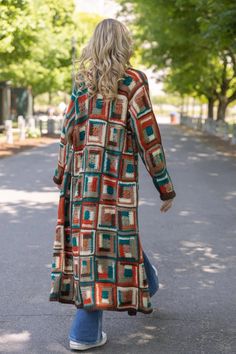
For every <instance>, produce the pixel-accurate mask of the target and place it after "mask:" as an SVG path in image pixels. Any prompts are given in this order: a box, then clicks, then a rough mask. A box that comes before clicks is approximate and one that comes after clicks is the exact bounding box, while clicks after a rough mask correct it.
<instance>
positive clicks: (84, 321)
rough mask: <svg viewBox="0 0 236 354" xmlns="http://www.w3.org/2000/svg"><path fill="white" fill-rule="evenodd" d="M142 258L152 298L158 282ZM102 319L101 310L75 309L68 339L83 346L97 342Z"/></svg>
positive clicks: (146, 258)
mask: <svg viewBox="0 0 236 354" xmlns="http://www.w3.org/2000/svg"><path fill="white" fill-rule="evenodd" d="M143 256H144V264H145V270H146V274H147V278H148V285H149V291H150V296H151V297H152V296H153V295H154V294H155V293H156V292H157V290H158V289H159V280H158V277H157V276H156V274H155V271H154V269H153V267H152V265H151V263H150V261H149V259H148V257H147V255H146V254H145V252H144V251H143ZM102 318H103V310H95V311H88V310H85V309H82V308H81V309H77V310H76V314H75V318H74V320H73V322H72V325H71V328H70V332H69V337H68V338H69V339H70V340H73V341H75V342H80V343H84V344H91V343H95V342H97V341H98V342H99V341H100V340H101V338H102Z"/></svg>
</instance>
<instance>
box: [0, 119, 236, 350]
mask: <svg viewBox="0 0 236 354" xmlns="http://www.w3.org/2000/svg"><path fill="white" fill-rule="evenodd" d="M160 129H161V132H162V136H163V143H164V146H165V151H166V157H167V164H168V166H169V172H170V174H171V176H172V179H173V182H174V184H175V187H176V193H177V197H176V200H175V205H174V206H173V208H172V209H171V210H170V211H169V212H168V213H166V214H161V213H160V212H159V207H160V199H159V195H158V194H157V191H156V189H155V187H154V185H153V184H152V182H151V180H150V177H149V175H148V173H147V171H146V170H145V169H144V167H143V165H142V162H140V197H141V198H140V209H139V215H140V228H141V236H142V244H143V247H144V249H145V250H146V252H147V254H148V255H149V257H150V259H151V260H152V262H153V263H154V264H155V265H156V266H157V267H158V270H159V279H160V284H161V286H160V290H159V291H158V293H157V294H156V295H155V296H154V297H153V298H152V304H153V306H154V308H155V309H154V312H153V313H152V314H150V315H144V314H142V313H139V314H138V315H137V316H136V317H131V316H128V315H127V314H126V313H117V312H109V311H106V312H105V314H104V330H105V331H106V332H107V334H108V337H109V341H108V343H107V344H106V345H105V346H104V347H102V348H97V349H96V350H94V352H96V353H109V354H110V353H113V354H115V353H117V354H118V353H120V352H122V353H126V354H132V353H136V354H138V353H140V354H141V353H142V354H143V353H150V354H151V353H161V354H167V353H168V354H172V353H175V354H195V353H196V354H198V353H199V354H200V353H201V354H218V353H222V354H223V353H229V354H233V353H236V295H235V294H236V272H235V271H236V269H235V268H236V258H235V246H236V218H235V213H236V160H235V159H232V158H228V157H225V156H223V155H222V154H219V153H217V151H216V150H214V149H212V148H210V147H208V146H207V145H205V143H202V142H201V140H199V138H192V137H190V136H188V134H187V133H183V132H182V131H181V129H180V128H179V127H177V126H174V127H171V126H168V125H161V126H160ZM56 153H57V144H52V145H49V146H48V147H40V148H36V149H33V150H30V151H27V152H24V153H21V154H19V155H17V156H14V157H10V158H7V159H3V160H1V162H0V172H1V176H0V179H1V190H0V200H1V202H2V203H1V204H2V205H3V206H1V217H0V222H1V247H0V267H1V268H0V269H1V283H0V286H1V290H0V294H1V295H0V351H1V352H3V353H27V354H47V353H52V354H53V353H69V352H70V350H69V348H68V340H67V334H68V331H69V327H70V323H71V321H72V318H73V315H74V312H75V307H74V306H73V305H64V304H59V303H50V302H49V301H48V295H49V288H50V262H51V256H52V243H53V233H54V226H55V219H56V203H57V199H58V193H57V190H56V188H55V187H54V186H53V185H52V183H51V175H52V173H53V170H54V165H55V161H56ZM87 353H92V351H87Z"/></svg>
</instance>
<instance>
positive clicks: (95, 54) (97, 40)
mask: <svg viewBox="0 0 236 354" xmlns="http://www.w3.org/2000/svg"><path fill="white" fill-rule="evenodd" d="M132 54H133V40H132V37H131V34H130V32H129V31H128V29H127V28H126V27H125V26H124V25H123V24H122V23H121V22H120V21H118V20H115V19H111V18H108V19H105V20H103V21H101V22H100V23H99V24H98V25H97V26H96V28H95V30H94V33H93V35H92V37H91V38H90V40H89V42H88V44H87V45H86V46H85V47H84V48H83V50H82V53H81V56H80V58H79V59H77V60H76V63H77V65H78V69H77V72H76V75H75V83H76V84H78V85H79V87H85V86H86V87H87V89H88V93H89V95H90V96H94V95H96V94H97V93H100V94H102V95H103V96H104V98H105V99H114V98H116V96H117V92H118V85H119V81H120V80H122V78H124V75H125V71H126V69H127V68H128V67H131V66H132V65H131V64H130V57H131V56H132Z"/></svg>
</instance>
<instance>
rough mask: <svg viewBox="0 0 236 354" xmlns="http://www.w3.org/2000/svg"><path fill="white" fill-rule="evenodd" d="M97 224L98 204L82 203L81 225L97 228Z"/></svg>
mask: <svg viewBox="0 0 236 354" xmlns="http://www.w3.org/2000/svg"><path fill="white" fill-rule="evenodd" d="M96 224H97V206H96V205H90V204H87V205H86V204H83V205H82V215H81V227H82V228H85V229H86V228H88V229H95V228H96Z"/></svg>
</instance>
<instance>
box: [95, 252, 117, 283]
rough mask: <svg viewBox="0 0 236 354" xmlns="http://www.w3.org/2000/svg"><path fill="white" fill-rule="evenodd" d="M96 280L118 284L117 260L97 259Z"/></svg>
mask: <svg viewBox="0 0 236 354" xmlns="http://www.w3.org/2000/svg"><path fill="white" fill-rule="evenodd" d="M95 271H96V280H97V281H101V282H110V283H111V282H113V283H115V282H116V260H114V259H111V258H107V257H95Z"/></svg>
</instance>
